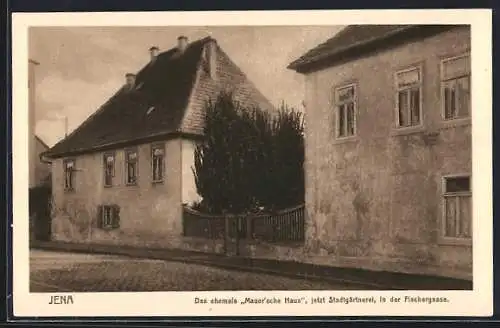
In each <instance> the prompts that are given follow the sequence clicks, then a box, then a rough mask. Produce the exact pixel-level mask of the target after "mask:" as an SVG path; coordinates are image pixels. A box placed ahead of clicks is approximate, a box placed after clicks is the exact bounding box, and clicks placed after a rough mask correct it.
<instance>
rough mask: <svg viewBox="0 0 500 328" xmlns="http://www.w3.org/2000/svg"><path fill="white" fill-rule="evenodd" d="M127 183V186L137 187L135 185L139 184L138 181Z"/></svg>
mask: <svg viewBox="0 0 500 328" xmlns="http://www.w3.org/2000/svg"><path fill="white" fill-rule="evenodd" d="M125 185H126V186H127V187H135V186H137V182H126V183H125Z"/></svg>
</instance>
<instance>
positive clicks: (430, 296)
mask: <svg viewBox="0 0 500 328" xmlns="http://www.w3.org/2000/svg"><path fill="white" fill-rule="evenodd" d="M12 24H13V36H12V40H13V48H12V78H13V83H12V85H13V97H12V98H13V106H12V119H13V129H12V140H13V147H12V149H13V163H12V164H13V165H12V166H13V180H12V181H13V215H12V222H11V223H12V229H13V232H12V235H13V240H12V246H13V247H12V249H13V263H14V264H13V269H12V270H13V272H12V276H13V282H12V283H13V311H14V315H15V316H19V317H23V316H37V317H44V316H50V317H69V316H92V317H96V316H169V317H171V316H172V317H173V316H263V315H268V316H269V315H300V316H308V315H328V316H337V315H339V316H343V315H396V316H410V315H453V316H471V315H477V316H488V315H491V314H492V302H493V300H492V295H493V283H492V279H493V278H492V277H493V274H492V270H493V269H492V268H493V266H492V227H493V225H492V222H493V216H492V215H493V214H492V167H491V165H492V163H491V158H492V155H491V152H492V143H491V131H492V121H491V117H492V72H491V56H492V48H491V33H492V31H491V11H489V10H465V9H462V10H389V11H388V10H357V11H327V10H324V11H283V12H280V11H274V12H264V11H263V12H190V13H188V12H154V13H153V12H151V13H147V12H142V13H138V12H137V13H133V12H122V13H36V14H35V13H32V14H26V13H14V14H13V18H12ZM146 299H147V302H145V300H146Z"/></svg>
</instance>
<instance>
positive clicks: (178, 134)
mask: <svg viewBox="0 0 500 328" xmlns="http://www.w3.org/2000/svg"><path fill="white" fill-rule="evenodd" d="M175 137H182V138H193V139H195V138H200V137H201V136H200V135H198V134H195V133H187V132H181V131H169V132H158V133H152V134H149V135H147V136H141V137H140V138H135V139H123V140H118V141H113V142H109V143H106V144H101V145H98V146H93V147H85V148H75V149H71V150H66V151H57V152H51V151H50V150H48V151H45V152H43V153H41V155H43V156H44V157H48V158H60V157H65V156H74V155H81V154H88V153H93V152H98V151H103V150H107V149H112V148H120V147H122V146H124V145H127V144H140V143H146V142H148V141H149V140H156V139H157V138H175Z"/></svg>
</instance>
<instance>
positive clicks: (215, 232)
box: [183, 205, 305, 242]
mask: <svg viewBox="0 0 500 328" xmlns="http://www.w3.org/2000/svg"><path fill="white" fill-rule="evenodd" d="M304 225H305V222H304V205H300V206H297V207H294V208H290V209H286V210H283V211H279V212H277V213H275V214H251V215H245V216H243V215H240V216H235V215H227V216H217V215H208V214H204V213H200V212H198V211H195V210H193V209H191V208H188V207H184V210H183V232H184V236H186V237H198V238H207V239H224V238H225V232H226V230H227V231H228V236H229V237H230V238H235V237H236V236H237V233H238V232H239V238H240V239H244V240H261V241H266V242H300V241H303V240H304Z"/></svg>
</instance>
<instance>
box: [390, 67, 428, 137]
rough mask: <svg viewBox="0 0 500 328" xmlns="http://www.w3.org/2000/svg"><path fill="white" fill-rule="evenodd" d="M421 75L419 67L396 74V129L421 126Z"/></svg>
mask: <svg viewBox="0 0 500 328" xmlns="http://www.w3.org/2000/svg"><path fill="white" fill-rule="evenodd" d="M421 75H422V74H421V70H420V67H413V68H410V69H406V70H403V71H400V72H397V73H396V88H397V97H396V99H397V116H398V120H397V124H398V127H410V126H417V125H420V124H421V120H422V113H421V112H422V104H421V92H422V89H421V85H422V76H421Z"/></svg>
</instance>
